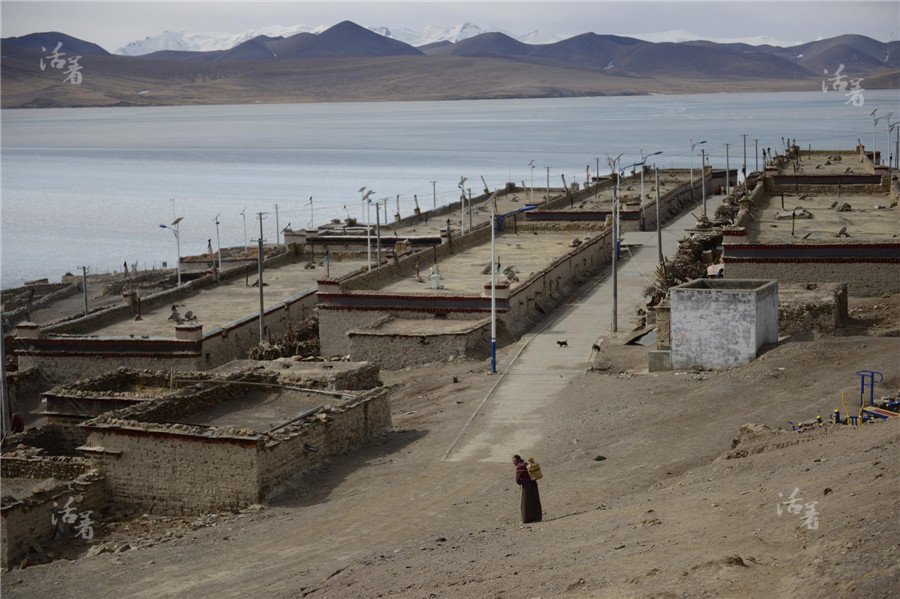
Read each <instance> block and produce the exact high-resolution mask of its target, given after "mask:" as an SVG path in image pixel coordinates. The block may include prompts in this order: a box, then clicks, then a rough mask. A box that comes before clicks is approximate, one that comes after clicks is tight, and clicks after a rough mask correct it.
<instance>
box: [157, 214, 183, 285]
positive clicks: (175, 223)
mask: <svg viewBox="0 0 900 599" xmlns="http://www.w3.org/2000/svg"><path fill="white" fill-rule="evenodd" d="M182 218H183V217H181V216H179V217H178V218H176V219H175V220H174V221H172V224H171V225H160V228H161V229H169V230H170V231H172V233H173V234H174V235H175V246H176V247H177V249H178V260H177V261H176V262H175V270H176V272H177V273H178V284H179V285H181V235H180V234H179V224H178V223H180V222H181V219H182Z"/></svg>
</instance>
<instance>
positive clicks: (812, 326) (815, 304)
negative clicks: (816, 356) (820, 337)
mask: <svg viewBox="0 0 900 599" xmlns="http://www.w3.org/2000/svg"><path fill="white" fill-rule="evenodd" d="M796 287H798V286H796V285H794V286H792V285H782V286H781V295H780V297H779V300H778V325H779V326H778V329H779V330H778V333H779V334H780V335H792V334H794V333H798V332H801V331H814V332H817V333H822V334H825V335H834V333H835V331H836V330H837V329H838V328H840V326H841V324H842V323H843V322H844V321H845V320H846V319H847V285H846V283H833V284H830V285H825V284H818V283H808V284H806V285H804V286H802V288H803V291H801V292H800V293H793V288H796ZM807 288H809V289H807Z"/></svg>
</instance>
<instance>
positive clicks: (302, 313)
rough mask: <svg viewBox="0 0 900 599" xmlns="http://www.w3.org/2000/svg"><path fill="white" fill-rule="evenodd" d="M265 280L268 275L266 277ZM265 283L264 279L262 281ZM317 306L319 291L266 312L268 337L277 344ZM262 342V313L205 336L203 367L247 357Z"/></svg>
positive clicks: (280, 304) (201, 361)
mask: <svg viewBox="0 0 900 599" xmlns="http://www.w3.org/2000/svg"><path fill="white" fill-rule="evenodd" d="M263 277H265V275H263ZM263 281H265V278H263ZM315 307H316V290H315V289H309V290H306V291H304V292H303V293H300V294H298V295H296V296H294V297H292V298H290V299H288V300H285V301H284V302H281V303H279V304H276V305H275V306H271V307H269V308H267V309H266V313H265V327H266V331H267V334H268V336H269V337H270V338H271V339H272V340H273V341H276V340H277V339H279V338H280V337H282V336H283V335H284V334H285V333H287V330H288V327H289V326H290V325H291V324H295V323H298V322H302V321H303V320H305V319H306V318H308V317H309V316H310V315H311V314H312V313H313V310H315ZM258 343H259V314H258V313H257V314H256V315H251V316H247V317H244V318H241V319H239V320H236V321H234V322H232V323H229V324H227V325H225V326H223V327H221V328H217V329H213V330H211V331H209V332H205V333H204V335H203V349H202V353H203V357H202V358H201V359H200V360H199V361H198V362H199V363H200V364H201V367H199V368H196V369H195V370H206V369H208V368H215V367H216V366H220V365H222V364H225V363H227V362H230V361H231V360H241V359H244V358H246V357H247V352H248V351H249V350H250V348H252V347H254V346H256V345H257V344H258Z"/></svg>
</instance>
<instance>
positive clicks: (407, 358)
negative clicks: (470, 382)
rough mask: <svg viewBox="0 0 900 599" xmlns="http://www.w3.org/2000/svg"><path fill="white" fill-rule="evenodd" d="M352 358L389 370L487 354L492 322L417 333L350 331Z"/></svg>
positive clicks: (480, 322)
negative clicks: (452, 357)
mask: <svg viewBox="0 0 900 599" xmlns="http://www.w3.org/2000/svg"><path fill="white" fill-rule="evenodd" d="M347 335H348V337H349V338H350V359H351V360H353V361H367V362H370V363H372V364H376V365H377V366H379V367H381V368H384V369H386V370H399V369H401V368H406V367H407V366H419V365H421V364H427V363H429V362H438V361H441V360H446V359H447V357H448V356H454V355H456V356H469V357H486V356H487V355H488V352H489V350H490V321H489V320H488V321H476V322H475V323H474V326H472V327H470V328H469V329H467V330H465V331H459V332H453V333H434V334H430V335H413V334H399V333H381V332H378V331H377V330H374V331H373V330H365V331H350V332H348V333H347Z"/></svg>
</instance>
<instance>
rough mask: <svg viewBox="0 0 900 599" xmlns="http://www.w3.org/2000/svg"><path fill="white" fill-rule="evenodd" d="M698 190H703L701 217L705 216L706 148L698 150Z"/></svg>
mask: <svg viewBox="0 0 900 599" xmlns="http://www.w3.org/2000/svg"><path fill="white" fill-rule="evenodd" d="M700 188H701V189H702V190H703V216H706V148H702V149H701V150H700Z"/></svg>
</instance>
